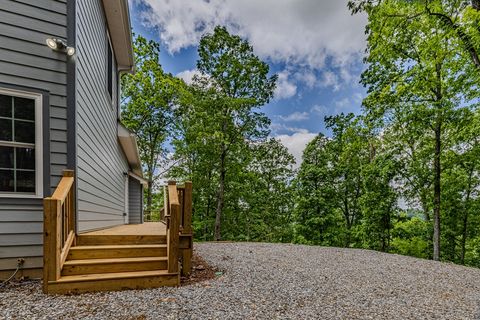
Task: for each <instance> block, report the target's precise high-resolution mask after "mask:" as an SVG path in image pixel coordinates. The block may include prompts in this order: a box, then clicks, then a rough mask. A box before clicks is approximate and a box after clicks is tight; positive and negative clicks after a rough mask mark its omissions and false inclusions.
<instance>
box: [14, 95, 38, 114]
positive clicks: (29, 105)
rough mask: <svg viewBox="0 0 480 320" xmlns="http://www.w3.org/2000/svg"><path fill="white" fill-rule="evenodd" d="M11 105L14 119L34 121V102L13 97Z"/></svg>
mask: <svg viewBox="0 0 480 320" xmlns="http://www.w3.org/2000/svg"><path fill="white" fill-rule="evenodd" d="M13 104H14V112H15V115H14V118H15V119H25V120H35V100H33V99H27V98H18V97H15V99H14V103H13Z"/></svg>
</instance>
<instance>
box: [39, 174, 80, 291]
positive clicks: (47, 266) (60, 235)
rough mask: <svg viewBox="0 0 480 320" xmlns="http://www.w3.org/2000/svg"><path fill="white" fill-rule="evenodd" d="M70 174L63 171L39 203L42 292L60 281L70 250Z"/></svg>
mask: <svg viewBox="0 0 480 320" xmlns="http://www.w3.org/2000/svg"><path fill="white" fill-rule="evenodd" d="M74 179H75V178H74V172H73V171H72V170H64V171H63V177H62V179H61V180H60V182H59V183H58V186H57V188H56V189H55V192H54V193H53V195H52V196H51V197H47V198H45V199H43V214H44V217H43V291H44V292H45V293H47V292H48V282H49V281H55V280H58V279H59V278H60V274H61V271H62V268H63V265H64V263H65V260H66V259H67V255H68V251H69V250H70V247H71V246H73V245H75V230H76V228H75V188H74V186H75V185H74Z"/></svg>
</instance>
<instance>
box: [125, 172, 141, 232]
mask: <svg viewBox="0 0 480 320" xmlns="http://www.w3.org/2000/svg"><path fill="white" fill-rule="evenodd" d="M128 223H130V224H139V223H143V201H142V185H141V183H140V182H139V181H138V180H137V179H134V178H132V177H129V178H128Z"/></svg>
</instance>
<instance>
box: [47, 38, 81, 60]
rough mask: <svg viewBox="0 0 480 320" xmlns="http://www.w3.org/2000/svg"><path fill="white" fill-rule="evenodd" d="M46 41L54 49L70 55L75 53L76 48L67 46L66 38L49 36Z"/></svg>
mask: <svg viewBox="0 0 480 320" xmlns="http://www.w3.org/2000/svg"><path fill="white" fill-rule="evenodd" d="M45 42H46V43H47V46H48V47H49V48H50V49H52V50H55V51H59V52H63V53H66V54H67V55H69V56H73V55H74V54H75V48H74V47H69V46H67V43H66V42H65V40H62V39H58V38H47V39H46V40H45Z"/></svg>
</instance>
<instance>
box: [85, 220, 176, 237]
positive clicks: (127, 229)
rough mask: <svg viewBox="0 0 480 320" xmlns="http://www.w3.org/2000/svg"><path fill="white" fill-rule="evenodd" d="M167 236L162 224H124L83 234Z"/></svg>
mask: <svg viewBox="0 0 480 320" xmlns="http://www.w3.org/2000/svg"><path fill="white" fill-rule="evenodd" d="M166 234H167V228H166V226H165V224H164V223H162V222H144V223H142V224H124V225H120V226H115V227H111V228H107V229H102V230H96V231H90V232H82V233H81V235H82V236H83V235H88V236H99V235H132V236H136V235H148V236H164V235H166Z"/></svg>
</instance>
